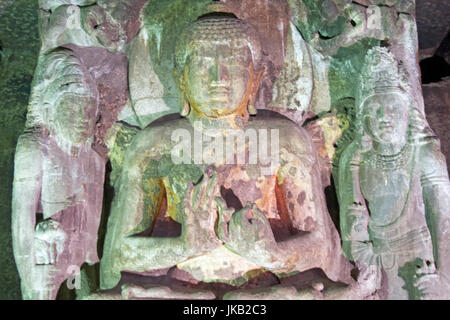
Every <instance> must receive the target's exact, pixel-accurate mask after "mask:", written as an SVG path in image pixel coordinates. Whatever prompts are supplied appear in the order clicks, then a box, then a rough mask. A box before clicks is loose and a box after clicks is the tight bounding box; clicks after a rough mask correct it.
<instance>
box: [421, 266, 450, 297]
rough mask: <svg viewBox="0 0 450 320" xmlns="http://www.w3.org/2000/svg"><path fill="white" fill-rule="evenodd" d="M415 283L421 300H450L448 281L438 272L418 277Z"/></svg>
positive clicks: (449, 283) (449, 284)
mask: <svg viewBox="0 0 450 320" xmlns="http://www.w3.org/2000/svg"><path fill="white" fill-rule="evenodd" d="M415 285H416V287H417V288H418V289H419V290H420V291H421V293H422V299H423V300H450V281H449V279H448V278H447V277H446V276H443V275H442V274H441V273H440V272H437V273H433V274H425V275H423V276H421V277H419V278H418V279H417V280H416V282H415Z"/></svg>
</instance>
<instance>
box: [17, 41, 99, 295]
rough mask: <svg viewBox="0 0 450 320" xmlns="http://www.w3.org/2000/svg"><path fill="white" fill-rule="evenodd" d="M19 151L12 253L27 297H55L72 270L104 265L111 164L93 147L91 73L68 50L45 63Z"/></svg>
mask: <svg viewBox="0 0 450 320" xmlns="http://www.w3.org/2000/svg"><path fill="white" fill-rule="evenodd" d="M37 71H38V72H37V73H36V77H35V80H34V89H33V93H32V100H31V103H30V109H29V112H28V122H27V130H26V132H25V133H24V134H23V135H22V136H21V137H20V139H19V142H18V144H17V151H16V156H15V176H14V186H13V188H14V189H13V212H12V230H13V247H14V255H15V258H16V261H17V266H18V269H19V274H20V275H21V279H22V292H23V295H24V298H28V299H54V298H55V297H56V294H57V290H58V289H59V286H60V285H61V283H62V282H63V281H64V280H65V279H66V278H67V277H68V276H69V275H70V273H69V274H68V273H67V269H68V268H69V267H71V266H77V267H80V266H81V265H82V264H83V263H84V262H85V261H86V262H88V263H96V262H98V256H97V231H98V226H99V223H100V218H101V208H102V198H103V180H104V169H105V161H104V159H103V158H101V157H100V156H99V155H98V154H97V153H96V152H95V151H94V150H92V148H91V144H92V139H93V132H94V128H95V122H96V119H97V118H96V114H97V108H98V91H97V88H96V86H95V83H94V81H93V79H92V76H90V74H89V73H88V71H87V69H86V68H85V67H84V66H83V64H82V62H81V61H80V60H79V59H77V58H76V57H75V56H74V55H73V53H72V52H71V51H69V50H63V49H61V50H56V51H54V52H52V53H50V54H49V55H47V56H45V57H42V59H41V60H40V61H39V64H38V69H37Z"/></svg>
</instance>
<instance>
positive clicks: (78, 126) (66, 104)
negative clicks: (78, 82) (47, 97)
mask: <svg viewBox="0 0 450 320" xmlns="http://www.w3.org/2000/svg"><path fill="white" fill-rule="evenodd" d="M96 104H97V101H96V99H95V98H93V97H88V96H80V95H75V94H67V95H64V96H63V97H62V98H61V100H60V101H59V105H58V108H57V110H58V111H57V113H56V116H55V128H56V132H57V135H60V136H62V137H63V138H64V139H65V140H67V141H70V142H72V143H73V144H82V143H84V142H86V140H87V139H88V138H89V137H91V136H92V135H93V133H94V129H95V122H96Z"/></svg>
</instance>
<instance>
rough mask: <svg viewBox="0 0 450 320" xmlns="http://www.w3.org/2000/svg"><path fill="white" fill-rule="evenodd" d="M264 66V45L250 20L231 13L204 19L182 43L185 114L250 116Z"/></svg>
mask: <svg viewBox="0 0 450 320" xmlns="http://www.w3.org/2000/svg"><path fill="white" fill-rule="evenodd" d="M260 69H261V45H260V43H259V38H258V36H257V33H256V31H255V30H254V29H253V28H252V27H251V26H250V25H249V24H248V23H245V22H243V21H241V20H239V19H237V18H235V17H232V16H221V15H208V16H205V17H203V18H200V19H199V20H197V21H196V22H194V23H193V24H192V25H190V26H189V28H188V29H187V30H186V31H185V33H183V35H182V36H181V37H180V40H179V42H178V44H177V50H176V77H177V79H176V81H177V82H178V84H179V87H180V91H181V96H182V99H183V107H182V112H181V114H182V115H183V116H186V115H188V114H189V113H190V112H192V113H194V114H195V116H196V117H207V118H220V117H223V116H228V115H232V114H236V115H239V116H243V117H246V116H247V115H248V107H249V104H252V100H253V99H254V98H255V96H256V93H257V90H258V87H259V82H260V75H261V72H260ZM250 108H252V106H250Z"/></svg>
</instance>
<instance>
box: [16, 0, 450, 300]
mask: <svg viewBox="0 0 450 320" xmlns="http://www.w3.org/2000/svg"><path fill="white" fill-rule="evenodd" d="M39 4H40V8H41V10H40V22H41V26H40V29H41V30H40V33H41V38H42V48H41V55H40V58H39V63H38V68H37V70H36V76H35V80H34V83H33V94H32V99H31V101H30V106H29V110H28V116H27V117H28V122H27V128H26V131H25V133H24V134H23V135H22V137H21V138H20V140H19V142H18V145H17V152H16V164H15V165H16V167H15V178H14V195H13V213H12V217H13V219H12V223H13V243H14V253H15V258H16V263H17V265H18V269H19V273H20V276H21V280H22V292H23V296H24V298H28V299H55V298H56V295H57V293H58V290H59V289H60V287H61V284H62V283H63V281H64V280H66V279H67V278H68V277H69V276H70V275H71V274H70V272H68V269H70V270H72V269H73V267H74V266H75V267H77V268H79V267H81V265H82V264H83V263H84V262H87V264H89V265H94V264H97V263H98V262H99V257H98V256H97V247H98V248H100V249H101V250H100V254H101V256H100V258H101V262H100V273H99V274H96V273H95V272H91V271H88V270H89V268H90V267H89V266H86V265H85V266H84V267H83V268H82V270H81V277H83V281H82V283H83V284H84V285H83V286H84V287H82V288H77V289H78V290H77V298H79V299H161V298H167V299H170V298H172V299H184V298H190V299H217V298H219V299H221V298H223V299H286V298H289V299H319V300H322V299H380V298H381V299H384V298H388V299H403V298H405V299H407V298H409V299H433V298H442V297H445V298H447V297H449V295H450V288H449V282H448V276H449V274H448V272H447V269H448V266H450V261H449V259H448V257H447V255H448V248H447V247H448V244H447V243H448V232H450V231H448V230H449V228H450V224H449V222H448V214H449V213H448V209H447V208H448V205H447V202H448V183H449V180H448V175H447V170H446V167H445V159H444V158H443V156H442V155H441V153H440V151H439V144H438V141H437V140H436V138H435V137H434V134H433V133H432V131H431V129H430V128H429V126H428V124H427V122H426V119H425V114H424V111H423V110H424V108H423V99H422V96H421V91H420V80H419V73H418V65H417V61H416V53H417V41H416V26H415V20H414V15H413V12H414V1H404V0H402V1H394V0H392V1H369V0H367V1H366V0H365V1H347V0H324V1H294V0H292V1H291V0H286V1H284V0H271V1H262V0H258V1H254V0H242V1H238V0H222V1H209V0H201V1H198V0H195V1H194V0H188V1H186V0H165V1H145V0H126V1H103V0H98V1H94V0H92V1H87V0H84V1H81V0H80V1H76V0H46V1H44V0H42V1H40V2H39ZM350 105H351V106H350ZM252 141H253V142H252ZM255 141H256V144H255V143H254V142H255ZM264 147H266V150H264ZM108 161H109V163H110V165H111V169H112V171H109V170H105V166H106V163H107V162H108ZM105 176H106V181H107V182H110V183H111V185H113V187H114V193H112V192H110V191H108V189H109V188H108V186H107V185H106V186H105V187H106V188H104V181H105ZM332 178H334V183H335V185H336V194H337V200H338V202H339V203H337V202H336V203H333V201H332V198H333V194H334V190H333V185H332V180H333V179H332ZM330 192H331V196H330ZM102 202H103V206H102ZM102 207H103V208H102ZM338 208H340V212H338ZM102 210H103V213H102ZM100 218H102V219H103V220H104V221H105V222H106V221H107V226H106V225H105V226H102V225H100ZM105 232H106V236H105V237H103V234H104V233H105ZM341 243H342V244H341ZM341 246H342V248H341ZM352 269H353V272H352V273H351V271H352ZM355 274H358V275H357V276H355ZM352 275H353V276H352ZM157 277H164V279H166V280H165V282H164V283H163V284H161V283H160V282H157V281H155V278H157ZM308 279H309V280H308ZM86 283H89V285H88V287H86ZM95 283H100V285H99V286H95V285H94V284H95Z"/></svg>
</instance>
